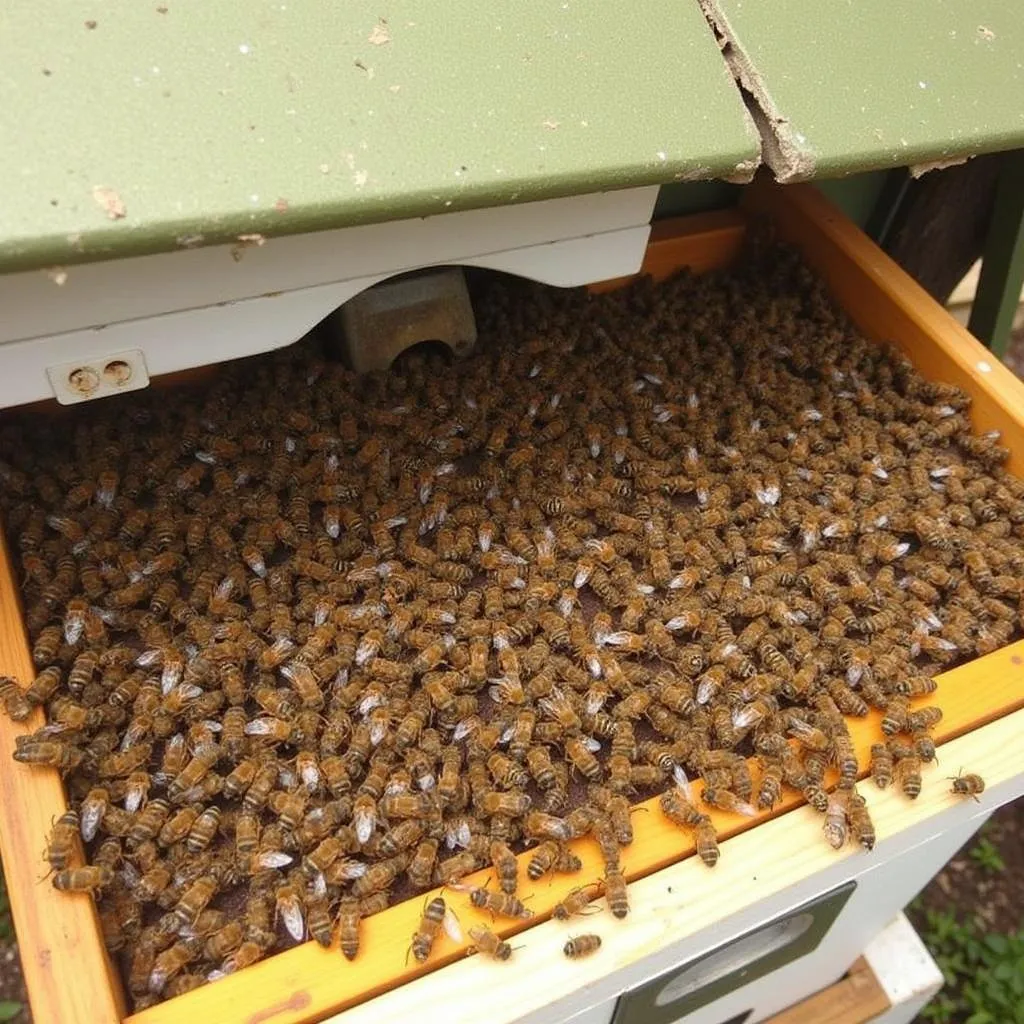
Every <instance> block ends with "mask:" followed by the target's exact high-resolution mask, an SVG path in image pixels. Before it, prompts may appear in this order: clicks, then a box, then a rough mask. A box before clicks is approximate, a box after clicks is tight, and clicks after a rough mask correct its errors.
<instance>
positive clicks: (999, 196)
mask: <svg viewBox="0 0 1024 1024" xmlns="http://www.w3.org/2000/svg"><path fill="white" fill-rule="evenodd" d="M1022 285H1024V149H1018V150H1016V151H1015V152H1013V153H1008V154H1007V155H1006V156H1005V157H1004V159H1003V165H1002V168H1001V169H1000V172H999V185H998V187H997V189H996V199H995V206H994V207H993V209H992V221H991V223H990V224H989V229H988V239H987V240H986V242H985V258H984V259H983V261H982V264H981V276H980V277H979V278H978V291H977V293H976V294H975V296H974V305H973V306H972V307H971V319H970V323H968V325H967V328H968V330H969V331H970V332H971V334H973V335H974V336H975V337H976V338H977V339H978V340H979V341H980V342H982V343H983V344H985V345H988V347H989V348H990V349H992V351H993V352H995V354H996V355H997V356H1000V357H1002V356H1003V355H1005V354H1006V349H1007V346H1008V345H1009V342H1010V331H1011V329H1012V327H1013V315H1014V313H1015V312H1016V310H1017V303H1018V302H1019V301H1020V293H1021V286H1022Z"/></svg>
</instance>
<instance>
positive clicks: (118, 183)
mask: <svg viewBox="0 0 1024 1024" xmlns="http://www.w3.org/2000/svg"><path fill="white" fill-rule="evenodd" d="M499 8H500V9H499ZM381 19H383V22H386V25H385V24H384V23H383V22H382V20H381ZM92 22H94V27H89V23H92ZM371 38H373V39H375V40H376V43H375V42H373V41H371ZM0 151H2V152H3V160H2V161H0V271H2V270H13V269H24V268H29V267H34V266H46V265H50V264H68V263H74V262H81V261H84V260H90V259H100V258H107V257H111V256H127V255H133V254H138V253H146V252H156V251H161V250H168V249H173V248H175V247H177V246H180V245H182V244H184V243H192V244H211V243H215V242H225V241H231V240H233V239H234V238H235V237H236V236H237V235H239V234H243V233H251V232H259V233H262V234H265V235H271V234H284V233H293V232H300V231H311V230H319V229H323V228H329V227H340V226H346V225H351V224H359V223H372V222H376V221H382V220H389V219H396V218H402V217H410V216H423V215H428V214H437V213H444V212H449V211H453V210H461V209H468V208H473V207H482V206H492V205H497V204H504V203H514V202H524V201H527V200H535V199H542V198H548V197H553V196H560V195H567V194H571V193H580V192H592V191H597V190H602V189H611V188H620V187H625V186H635V185H644V184H654V183H662V182H667V181H673V180H682V179H690V178H694V179H697V178H712V177H716V176H721V175H727V174H730V173H735V170H736V168H737V166H738V165H740V164H742V163H744V162H745V161H750V160H752V159H753V158H755V156H756V154H757V151H758V146H757V138H756V134H753V133H752V130H751V129H749V128H748V126H747V122H746V120H745V117H744V114H743V107H742V101H741V99H740V96H739V93H738V92H737V90H736V89H735V87H734V85H733V83H732V81H731V78H730V76H729V74H728V72H727V69H726V67H725V65H724V63H723V62H722V60H721V58H720V55H719V52H718V48H717V46H716V45H715V42H714V39H713V37H712V35H711V33H710V31H709V29H708V27H707V25H706V22H705V21H704V19H703V17H702V15H701V13H700V11H699V9H698V7H697V5H696V4H695V3H692V2H689V0H638V2H635V3H631V4H629V5H628V6H627V7H622V6H620V5H616V4H605V3H586V2H583V0H557V2H550V3H548V2H545V3H542V4H536V3H523V4H502V5H497V6H495V5H488V4H470V3H450V4H438V3H435V2H428V0H407V2H405V3H394V2H391V3H388V2H382V3H378V4H371V3H367V2H365V0H345V2H344V3H338V2H331V3H324V2H311V0H275V2H268V0H206V2H201V0H7V2H6V3H5V4H3V5H2V6H0ZM97 186H100V187H102V188H106V189H110V190H113V193H108V194H107V198H108V200H109V204H110V205H111V206H112V207H113V208H114V209H115V210H116V209H117V199H119V200H120V202H121V203H123V206H124V211H125V215H124V217H123V218H120V219H111V218H110V216H109V215H108V212H107V210H105V209H104V207H103V204H102V203H101V202H97V201H96V199H95V198H94V189H95V188H96V187H97ZM100 198H101V199H102V198H103V194H102V193H101V194H100ZM197 236H201V238H202V242H201V243H196V237H197Z"/></svg>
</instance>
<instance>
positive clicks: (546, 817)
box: [523, 811, 570, 841]
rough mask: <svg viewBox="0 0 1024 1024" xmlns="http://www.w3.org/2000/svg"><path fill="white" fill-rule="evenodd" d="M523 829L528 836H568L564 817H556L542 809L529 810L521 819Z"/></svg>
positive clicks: (568, 830)
mask: <svg viewBox="0 0 1024 1024" xmlns="http://www.w3.org/2000/svg"><path fill="white" fill-rule="evenodd" d="M523 829H524V831H525V832H526V834H527V835H528V836H532V837H534V838H537V839H557V840H563V841H564V840H567V839H568V838H569V837H570V829H569V825H568V824H567V822H566V821H565V819H564V818H558V817H555V816H554V815H551V814H545V813H544V812H542V811H530V812H529V813H527V815H526V817H525V819H524V821H523Z"/></svg>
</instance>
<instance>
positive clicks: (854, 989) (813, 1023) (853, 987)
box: [764, 957, 892, 1024]
mask: <svg viewBox="0 0 1024 1024" xmlns="http://www.w3.org/2000/svg"><path fill="white" fill-rule="evenodd" d="M891 1006H892V1003H891V1002H890V1000H889V997H888V996H887V995H886V992H885V989H884V988H882V985H881V983H880V982H879V980H878V978H876V977H875V972H874V971H873V970H871V965H870V964H869V963H868V962H867V961H866V960H865V959H864V958H863V957H861V958H860V959H859V960H857V962H856V963H854V964H853V966H852V967H851V968H850V969H849V970H848V971H847V972H846V975H845V976H844V977H842V978H840V979H839V981H837V982H836V983H835V984H833V985H829V986H828V988H823V989H822V990H821V991H820V992H815V993H814V995H813V996H808V997H807V998H806V999H803V1000H801V1001H800V1002H799V1003H797V1004H796V1005H795V1006H791V1007H789V1009H786V1010H783V1011H782V1012H781V1013H777V1014H775V1016H774V1017H768V1018H767V1019H766V1020H765V1021H764V1024H866V1022H867V1021H870V1020H874V1019H875V1018H876V1017H877V1016H878V1015H879V1014H882V1013H885V1011H886V1010H888V1009H889V1008H890V1007H891Z"/></svg>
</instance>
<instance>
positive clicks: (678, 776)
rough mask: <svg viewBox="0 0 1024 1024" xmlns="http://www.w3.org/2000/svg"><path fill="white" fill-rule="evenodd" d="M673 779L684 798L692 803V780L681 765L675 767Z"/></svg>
mask: <svg viewBox="0 0 1024 1024" xmlns="http://www.w3.org/2000/svg"><path fill="white" fill-rule="evenodd" d="M672 778H673V779H674V780H675V784H676V785H677V786H678V787H679V788H680V789H681V790H682V791H683V796H685V797H686V799H687V800H690V801H691V802H692V800H693V790H692V789H691V788H690V780H689V778H688V777H687V775H686V769H685V768H683V766H682V765H681V764H677V765H674V766H673V768H672Z"/></svg>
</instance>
